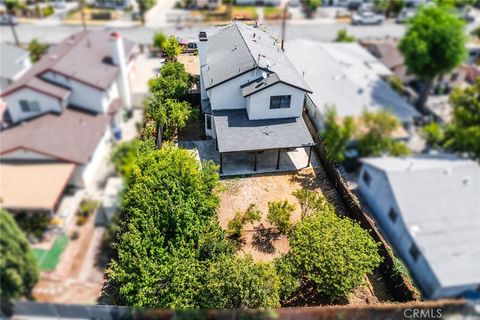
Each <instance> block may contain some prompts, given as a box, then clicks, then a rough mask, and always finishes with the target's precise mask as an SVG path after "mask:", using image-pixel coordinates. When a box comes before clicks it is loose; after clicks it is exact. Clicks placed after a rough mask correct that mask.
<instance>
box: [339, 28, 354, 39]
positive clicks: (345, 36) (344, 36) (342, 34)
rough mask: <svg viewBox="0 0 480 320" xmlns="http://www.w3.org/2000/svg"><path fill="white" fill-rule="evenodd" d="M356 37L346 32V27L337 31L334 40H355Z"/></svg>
mask: <svg viewBox="0 0 480 320" xmlns="http://www.w3.org/2000/svg"><path fill="white" fill-rule="evenodd" d="M355 41H356V39H355V37H354V36H352V35H350V34H348V31H347V29H340V30H338V32H337V38H336V39H335V42H355Z"/></svg>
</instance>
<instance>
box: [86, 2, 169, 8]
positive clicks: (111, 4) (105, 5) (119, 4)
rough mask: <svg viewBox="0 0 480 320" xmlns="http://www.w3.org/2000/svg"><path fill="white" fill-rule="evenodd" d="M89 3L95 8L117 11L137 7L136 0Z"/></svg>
mask: <svg viewBox="0 0 480 320" xmlns="http://www.w3.org/2000/svg"><path fill="white" fill-rule="evenodd" d="M141 1H144V0H141ZM160 1H161V0H160ZM90 3H91V4H92V5H93V6H95V7H97V8H109V9H117V10H125V9H129V8H131V7H132V6H136V5H137V1H136V0H93V1H90Z"/></svg>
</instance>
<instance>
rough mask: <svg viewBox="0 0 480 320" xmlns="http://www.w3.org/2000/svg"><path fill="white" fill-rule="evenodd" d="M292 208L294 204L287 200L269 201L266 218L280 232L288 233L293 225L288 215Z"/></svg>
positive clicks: (293, 208) (290, 213)
mask: <svg viewBox="0 0 480 320" xmlns="http://www.w3.org/2000/svg"><path fill="white" fill-rule="evenodd" d="M294 210H295V206H294V205H293V204H290V203H288V201H287V200H284V201H273V202H269V203H268V214H267V219H268V220H269V221H270V223H271V224H273V225H274V226H275V227H277V229H278V231H280V233H283V234H288V233H289V232H290V230H291V229H292V226H293V225H292V223H291V222H290V217H291V215H292V213H293V211H294Z"/></svg>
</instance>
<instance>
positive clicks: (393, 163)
mask: <svg viewBox="0 0 480 320" xmlns="http://www.w3.org/2000/svg"><path fill="white" fill-rule="evenodd" d="M362 162H363V167H362V169H361V172H360V178H359V190H360V194H361V196H362V198H363V200H364V201H365V202H366V203H367V205H368V207H369V209H370V211H371V212H372V213H373V215H374V217H375V220H376V221H377V222H378V224H379V225H380V227H381V229H382V231H383V234H384V235H385V236H386V238H387V240H388V241H389V242H390V243H391V244H392V246H393V248H394V249H395V251H396V253H397V255H399V256H400V257H401V258H402V260H403V261H404V262H405V264H406V265H407V267H408V269H409V270H410V273H411V275H412V276H413V278H414V279H415V282H416V283H417V285H418V286H419V287H420V289H421V290H422V292H423V294H424V296H425V297H427V298H428V299H438V298H449V297H458V296H461V295H463V294H465V293H466V292H469V291H478V290H479V289H480V246H479V243H480V166H479V165H478V164H477V163H476V162H474V161H471V160H465V159H460V158H455V157H453V156H449V155H436V156H434V155H428V156H418V157H412V158H391V157H383V158H366V159H363V160H362Z"/></svg>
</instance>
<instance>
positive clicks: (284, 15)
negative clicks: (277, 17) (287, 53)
mask: <svg viewBox="0 0 480 320" xmlns="http://www.w3.org/2000/svg"><path fill="white" fill-rule="evenodd" d="M287 14H288V8H287V3H285V5H284V7H283V16H282V45H281V49H282V51H284V50H285V29H286V28H287Z"/></svg>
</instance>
